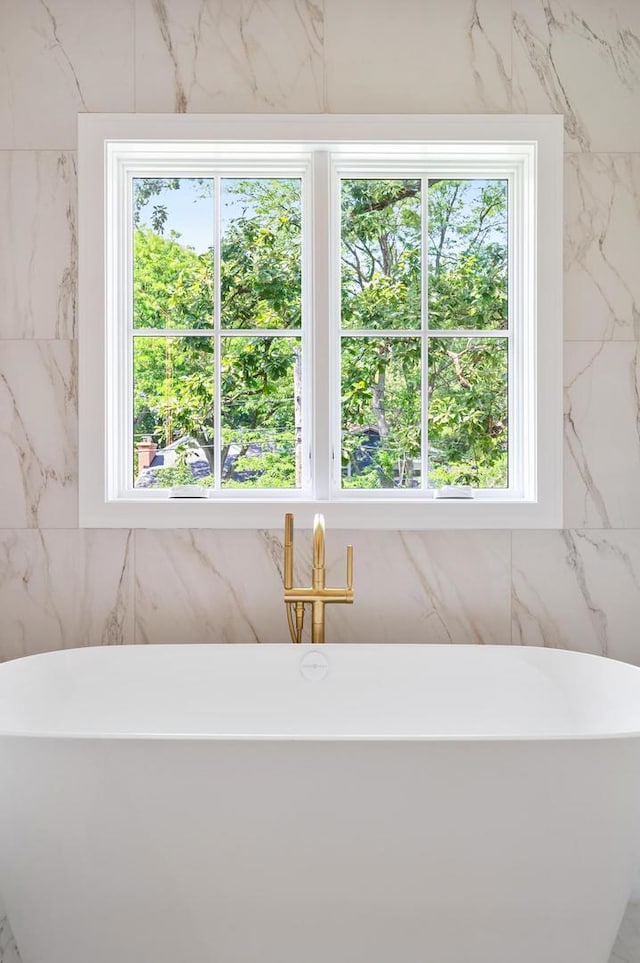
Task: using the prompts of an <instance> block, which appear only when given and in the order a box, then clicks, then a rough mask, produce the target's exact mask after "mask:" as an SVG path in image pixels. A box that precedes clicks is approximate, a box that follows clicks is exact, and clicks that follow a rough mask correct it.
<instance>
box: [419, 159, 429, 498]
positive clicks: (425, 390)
mask: <svg viewBox="0 0 640 963" xmlns="http://www.w3.org/2000/svg"><path fill="white" fill-rule="evenodd" d="M420 198H421V218H420V220H421V225H422V227H421V231H422V237H421V242H420V243H421V246H422V256H421V272H422V283H421V286H420V289H421V314H422V318H421V325H420V330H421V334H422V425H421V428H422V431H421V435H422V438H421V446H420V450H421V453H422V454H421V468H420V487H421V488H422V489H426V488H428V487H429V178H428V177H422V178H421V179H420Z"/></svg>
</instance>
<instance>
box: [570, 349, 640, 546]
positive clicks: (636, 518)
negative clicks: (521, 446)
mask: <svg viewBox="0 0 640 963" xmlns="http://www.w3.org/2000/svg"><path fill="white" fill-rule="evenodd" d="M564 367H565V392H564V423H565V451H564V484H565V490H564V504H565V510H564V519H565V525H566V526H567V527H571V528H574V527H575V528H640V500H639V499H638V497H637V493H638V491H639V489H640V433H639V430H638V426H639V425H640V345H639V344H638V342H637V341H627V342H611V341H609V342H607V341H570V342H567V343H565V346H564Z"/></svg>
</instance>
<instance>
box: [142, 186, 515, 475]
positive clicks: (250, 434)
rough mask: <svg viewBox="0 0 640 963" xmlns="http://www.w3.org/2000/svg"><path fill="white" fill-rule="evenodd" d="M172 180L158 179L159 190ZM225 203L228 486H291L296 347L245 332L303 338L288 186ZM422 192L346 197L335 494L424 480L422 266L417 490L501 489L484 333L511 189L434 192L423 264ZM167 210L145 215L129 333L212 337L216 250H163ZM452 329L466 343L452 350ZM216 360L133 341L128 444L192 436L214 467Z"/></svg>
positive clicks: (201, 350)
mask: <svg viewBox="0 0 640 963" xmlns="http://www.w3.org/2000/svg"><path fill="white" fill-rule="evenodd" d="M177 183H178V182H175V184H174V183H173V182H170V181H166V182H163V184H162V189H166V188H169V189H175V186H176V185H177ZM138 185H139V188H138V189H139V194H138V195H137V209H140V208H141V207H143V206H144V205H148V204H151V203H153V202H154V201H157V199H158V197H161V195H162V190H161V189H158V190H156V188H155V186H154V184H153V183H152V184H151V186H150V185H149V184H148V183H147V182H146V181H145V180H140V181H138V182H137V186H138ZM203 189H204V188H203ZM226 189H227V191H228V195H229V197H230V198H231V199H232V205H231V213H230V216H229V217H228V219H227V221H226V223H225V225H224V230H223V235H222V240H221V250H220V259H219V262H220V288H221V323H222V327H223V330H224V331H229V332H231V331H236V332H237V334H235V335H234V336H231V335H227V336H224V335H223V337H222V338H221V345H220V373H219V376H220V378H221V392H222V399H223V407H222V411H221V417H222V438H221V460H222V464H223V466H224V470H223V484H224V485H226V486H228V487H235V486H237V487H256V486H258V487H294V486H296V485H298V484H299V483H300V462H301V446H300V400H299V399H300V377H301V375H300V366H301V356H300V341H299V339H298V338H290V337H289V338H285V337H278V336H273V337H262V338H260V337H255V336H253V337H252V336H251V332H252V331H256V330H260V329H274V330H277V329H289V330H291V329H299V328H300V324H301V256H300V245H301V214H300V196H299V182H297V181H295V180H282V179H256V180H248V181H228V182H227V185H226ZM420 191H421V186H420V182H419V181H415V180H388V179H387V180H382V179H368V180H364V179H354V180H347V181H345V182H344V183H343V192H342V252H341V260H342V284H341V305H342V325H343V329H344V336H343V339H342V439H343V445H342V447H343V452H342V465H343V485H344V486H345V487H358V488H380V487H383V488H387V487H414V486H416V485H419V484H420V474H421V462H422V460H421V447H422V445H423V443H424V440H425V439H424V438H423V423H424V420H425V419H423V416H422V400H421V381H422V370H423V365H422V339H421V337H420V326H421V320H422V304H421V301H422V279H421V274H422V268H423V262H425V261H426V265H427V276H428V305H427V306H428V316H429V324H430V328H431V329H432V330H438V331H441V332H443V333H442V334H441V335H439V336H434V337H429V339H428V342H429V352H428V372H429V388H428V399H429V400H428V404H429V414H428V438H429V452H428V465H429V479H428V481H429V484H430V485H442V484H446V483H449V484H455V483H459V484H461V483H467V484H472V485H475V486H478V487H502V486H504V485H506V484H507V365H506V339H504V338H500V337H495V336H494V337H482V333H483V332H484V331H493V332H497V331H500V330H504V329H505V328H506V327H507V326H508V318H507V274H506V268H507V247H506V188H505V184H504V183H503V182H499V181H489V182H478V181H475V182H474V181H454V180H440V181H432V182H431V183H430V185H429V190H428V199H427V207H428V250H427V251H426V252H423V251H422V250H421V217H422V206H423V205H422V198H421V196H420ZM163 210H164V211H165V212H166V208H164V207H163V205H162V204H161V203H156V204H155V206H154V207H153V214H152V216H151V217H148V218H147V220H149V221H150V226H144V225H141V224H140V222H139V220H137V221H136V223H137V227H136V229H135V241H134V245H135V247H134V257H135V267H134V298H135V303H134V306H135V311H134V314H135V325H136V327H137V328H144V329H151V328H163V329H183V330H184V329H193V328H208V327H211V325H212V304H213V291H214V277H213V271H214V258H213V254H212V251H211V250H209V251H205V252H201V253H197V252H196V251H194V250H192V249H190V248H189V247H187V246H186V245H184V244H182V243H181V239H180V238H179V237H177V236H175V235H172V234H171V233H169V235H168V236H166V237H165V236H164V229H165V226H166V217H165V216H164V215H163ZM240 329H241V330H242V335H240ZM464 330H468V331H473V333H474V336H473V337H469V338H463V337H460V336H459V334H458V336H456V333H457V332H459V331H464ZM449 331H450V332H451V335H450V336H449V335H447V332H449ZM245 332H246V334H245ZM365 332H366V334H365ZM378 332H380V333H379V334H378ZM394 332H395V333H396V334H397V336H396V337H393V336H391V335H392V334H393V333H394ZM412 332H415V335H412ZM214 362H215V350H214V343H213V339H211V338H208V337H206V336H202V335H200V336H197V337H185V336H183V335H176V336H175V337H172V338H153V337H139V338H136V354H135V419H136V421H135V426H134V430H135V436H136V439H138V438H139V437H140V436H141V435H142V434H152V435H153V436H154V438H155V439H156V441H157V442H158V444H159V445H160V446H165V445H167V444H170V443H171V442H174V441H176V440H177V439H178V438H187V439H192V441H193V442H195V443H196V444H197V446H198V447H200V448H202V450H203V451H204V452H205V455H206V457H207V459H208V461H209V464H210V466H211V468H212V469H213V464H214V443H215V439H214V410H213V405H214V381H213V379H214V373H215V363H214Z"/></svg>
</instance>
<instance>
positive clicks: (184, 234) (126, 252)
mask: <svg viewBox="0 0 640 963" xmlns="http://www.w3.org/2000/svg"><path fill="white" fill-rule="evenodd" d="M79 120H80V231H81V236H80V251H81V256H80V284H81V287H80V465H81V477H80V505H81V524H84V525H124V526H142V527H149V526H151V527H156V526H158V527H164V526H166V527H176V526H200V525H202V526H211V527H268V526H276V527H278V526H280V525H281V523H282V516H283V513H284V512H285V511H295V512H297V513H298V514H299V516H300V519H301V521H302V522H303V523H304V521H305V519H308V521H310V519H311V515H312V513H313V512H314V511H317V510H322V511H323V512H324V513H325V515H326V516H327V521H328V523H329V524H331V525H333V526H340V527H371V528H432V527H433V528H447V527H452V528H455V527H470V528H477V527H487V528H493V527H540V526H545V527H559V526H560V525H561V444H562V442H561V425H562V400H561V383H562V381H561V344H562V333H561V307H560V305H561V294H560V292H561V284H560V279H561V241H560V238H561V173H560V172H561V158H562V125H561V121H560V118H557V117H500V116H495V117H416V116H407V117H353V118H352V117H330V116H310V117H302V116H291V117H286V116H285V117H268V116H261V117H250V116H225V115H220V116H204V115H202V116H198V115H189V116H184V115H170V116H141V115H120V116H111V115H105V116H101V115H82V116H81V117H80V118H79ZM178 485H189V486H190V491H191V493H192V494H193V495H195V494H197V493H201V494H205V495H206V497H203V498H196V497H192V498H189V499H177V498H175V497H173V498H172V497H170V496H171V494H172V489H173V493H174V494H175V487H174V486H178ZM463 495H466V496H468V497H464V498H463V497H460V496H463ZM455 496H458V497H455Z"/></svg>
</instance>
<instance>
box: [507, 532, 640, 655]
mask: <svg viewBox="0 0 640 963" xmlns="http://www.w3.org/2000/svg"><path fill="white" fill-rule="evenodd" d="M512 564H513V589H512V591H513V598H512V605H513V642H514V644H517V645H548V646H552V647H554V648H560V649H575V650H578V651H582V652H591V653H592V654H594V655H607V656H610V657H611V658H614V659H622V660H623V661H625V662H633V663H635V664H636V665H640V645H639V644H638V624H640V530H626V531H597V530H595V529H587V530H565V531H562V532H551V531H550V532H514V533H513V561H512Z"/></svg>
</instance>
